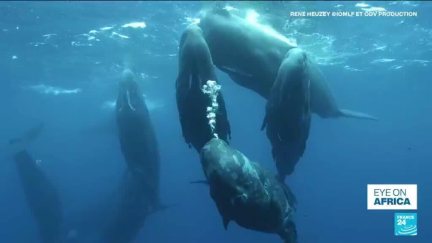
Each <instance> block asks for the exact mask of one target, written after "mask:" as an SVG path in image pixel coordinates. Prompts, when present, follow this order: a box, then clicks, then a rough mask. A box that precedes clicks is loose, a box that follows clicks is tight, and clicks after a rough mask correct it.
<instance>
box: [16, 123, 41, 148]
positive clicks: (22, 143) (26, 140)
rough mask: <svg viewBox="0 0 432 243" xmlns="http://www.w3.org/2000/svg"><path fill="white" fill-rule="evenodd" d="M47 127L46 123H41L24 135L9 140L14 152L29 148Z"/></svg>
mask: <svg viewBox="0 0 432 243" xmlns="http://www.w3.org/2000/svg"><path fill="white" fill-rule="evenodd" d="M44 127H45V124H44V123H39V124H37V125H36V126H34V127H32V128H31V129H29V130H27V131H26V132H25V133H24V135H23V136H21V137H18V138H12V139H10V140H9V146H10V147H11V148H12V151H13V153H14V154H16V153H18V152H21V151H24V150H26V149H27V147H28V146H29V144H30V143H32V142H33V141H35V140H36V139H37V138H38V137H39V136H40V134H41V133H42V131H43V129H44Z"/></svg>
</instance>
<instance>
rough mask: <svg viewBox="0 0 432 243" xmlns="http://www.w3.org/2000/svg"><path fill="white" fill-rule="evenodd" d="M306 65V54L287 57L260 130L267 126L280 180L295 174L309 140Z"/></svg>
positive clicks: (292, 53) (296, 51)
mask: <svg viewBox="0 0 432 243" xmlns="http://www.w3.org/2000/svg"><path fill="white" fill-rule="evenodd" d="M306 63H307V55H306V53H304V52H303V51H302V50H300V49H299V48H294V49H291V50H290V51H289V52H288V53H287V54H286V56H285V59H284V61H283V62H282V65H281V67H280V69H279V72H278V76H277V79H276V82H275V84H274V85H273V88H272V91H271V93H270V97H269V99H268V101H267V106H266V115H265V118H264V121H263V125H262V127H261V130H263V129H264V128H266V127H267V137H268V138H269V140H270V143H271V145H272V154H273V158H274V160H275V161H276V168H277V170H278V172H279V179H281V181H284V180H285V177H286V176H287V175H290V174H291V173H292V172H293V171H294V167H295V165H296V164H297V162H298V161H299V159H300V158H301V157H302V156H303V154H304V152H305V149H306V141H307V139H308V137H309V130H310V123H311V112H310V99H309V97H310V80H309V75H308V72H309V71H308V67H307V65H306Z"/></svg>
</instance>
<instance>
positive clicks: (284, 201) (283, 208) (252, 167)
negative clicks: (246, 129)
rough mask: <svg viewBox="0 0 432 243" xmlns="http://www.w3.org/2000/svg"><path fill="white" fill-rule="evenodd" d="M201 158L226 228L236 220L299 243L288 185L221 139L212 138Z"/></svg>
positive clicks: (253, 228) (287, 241) (203, 149)
mask: <svg viewBox="0 0 432 243" xmlns="http://www.w3.org/2000/svg"><path fill="white" fill-rule="evenodd" d="M200 158H201V165H202V167H203V170H204V174H205V176H206V179H207V183H208V185H209V186H210V195H211V197H212V199H213V200H214V201H215V203H216V206H217V209H218V211H219V213H220V215H221V216H222V222H223V225H224V227H225V229H227V228H228V224H229V222H230V221H235V222H236V223H237V224H238V225H240V226H242V227H244V228H247V229H251V230H256V231H260V232H266V233H274V234H278V235H279V236H280V237H281V238H282V239H283V240H284V242H285V243H294V242H297V231H296V227H295V224H294V221H293V213H294V210H295V207H294V206H295V204H296V200H295V197H294V196H293V194H292V192H291V191H290V190H289V188H288V187H287V186H286V185H285V184H283V183H280V182H279V181H278V180H276V179H275V177H274V176H273V175H271V173H269V172H267V171H266V170H264V169H262V168H261V167H260V166H259V164H258V163H254V162H252V161H250V160H249V159H248V158H247V157H246V156H245V155H243V154H242V153H240V152H239V151H237V150H235V149H233V148H231V147H229V145H228V144H227V143H226V142H225V141H223V140H221V139H216V138H214V139H211V140H210V141H209V142H208V143H207V144H206V145H205V146H204V147H203V148H202V150H201V153H200Z"/></svg>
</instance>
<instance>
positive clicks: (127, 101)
mask: <svg viewBox="0 0 432 243" xmlns="http://www.w3.org/2000/svg"><path fill="white" fill-rule="evenodd" d="M125 106H126V109H129V110H131V111H135V110H136V109H135V107H134V106H133V105H132V102H131V98H130V93H129V90H126V91H125V93H123V99H122V102H121V107H120V108H119V111H123V108H125Z"/></svg>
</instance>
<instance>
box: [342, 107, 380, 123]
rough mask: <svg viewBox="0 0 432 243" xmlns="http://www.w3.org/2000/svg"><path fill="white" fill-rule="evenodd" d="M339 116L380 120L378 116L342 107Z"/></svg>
mask: <svg viewBox="0 0 432 243" xmlns="http://www.w3.org/2000/svg"><path fill="white" fill-rule="evenodd" d="M339 116H341V117H349V118H356V119H362V120H372V121H378V118H376V117H373V116H371V115H369V114H366V113H362V112H358V111H351V110H347V109H340V110H339Z"/></svg>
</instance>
